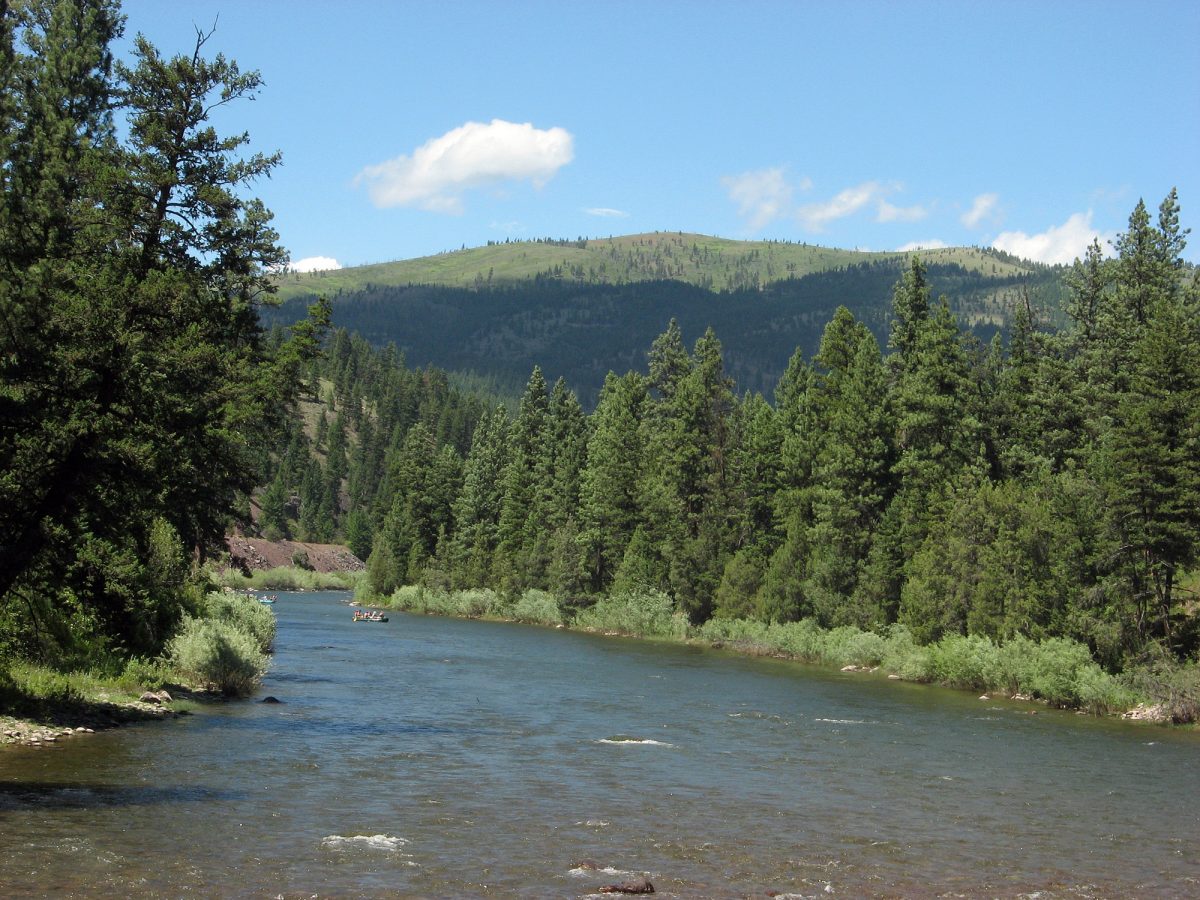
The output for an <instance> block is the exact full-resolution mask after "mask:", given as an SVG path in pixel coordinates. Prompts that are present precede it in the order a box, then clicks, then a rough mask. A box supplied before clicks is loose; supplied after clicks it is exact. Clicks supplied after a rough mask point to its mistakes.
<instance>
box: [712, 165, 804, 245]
mask: <svg viewBox="0 0 1200 900" xmlns="http://www.w3.org/2000/svg"><path fill="white" fill-rule="evenodd" d="M721 184H723V185H725V189H726V190H727V191H728V192H729V199H730V200H732V201H733V202H734V203H736V204H737V205H738V215H739V216H741V217H742V218H744V219H746V220H747V222H746V224H747V225H748V226H749V228H750V229H751V230H752V231H757V230H758V229H760V228H763V227H764V226H766V225H767V224H769V223H770V222H773V221H774V220H775V219H778V218H779V217H780V216H785V215H788V212H789V210H790V209H791V205H792V186H791V185H790V184H788V183H787V179H786V178H785V177H784V172H783V169H781V168H775V169H759V170H757V171H755V172H743V173H742V174H741V175H727V176H725V177H724V178H722V179H721ZM809 184H810V182H809V181H808V179H804V181H803V183H802V184H801V190H807V189H808V186H809Z"/></svg>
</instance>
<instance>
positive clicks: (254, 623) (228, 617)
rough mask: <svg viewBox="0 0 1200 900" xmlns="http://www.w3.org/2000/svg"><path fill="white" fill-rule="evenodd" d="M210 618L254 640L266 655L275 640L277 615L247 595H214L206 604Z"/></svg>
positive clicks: (211, 595)
mask: <svg viewBox="0 0 1200 900" xmlns="http://www.w3.org/2000/svg"><path fill="white" fill-rule="evenodd" d="M205 611H206V612H207V613H208V617H209V618H211V619H215V620H217V621H220V622H224V623H226V624H227V625H231V626H233V627H234V628H236V629H237V630H238V631H242V632H245V633H246V634H248V635H250V636H251V637H252V638H254V640H255V642H256V643H257V644H258V649H259V650H261V651H262V652H263V653H266V652H267V651H268V650H270V649H271V643H272V642H273V641H274V640H275V613H274V612H272V611H271V610H270V609H269V608H268V607H267V606H265V605H264V604H262V603H259V602H258V601H257V600H256V599H255V598H253V597H250V596H247V595H246V594H236V593H212V594H209V595H208V599H207V600H206V602H205Z"/></svg>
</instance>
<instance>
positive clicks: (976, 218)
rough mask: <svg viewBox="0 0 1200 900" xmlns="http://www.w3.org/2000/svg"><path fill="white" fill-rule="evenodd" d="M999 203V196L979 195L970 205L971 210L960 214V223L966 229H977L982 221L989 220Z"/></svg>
mask: <svg viewBox="0 0 1200 900" xmlns="http://www.w3.org/2000/svg"><path fill="white" fill-rule="evenodd" d="M999 201H1000V195H999V194H980V195H979V196H978V197H976V198H975V200H974V202H972V203H971V208H970V209H969V210H967V211H966V212H965V213H963V214H962V217H961V219H960V221H961V222H962V223H963V224H964V225H966V226H967V227H968V228H977V227H979V223H980V222H982V221H983V220H984V219H988V218H991V217H992V216H993V215H994V214H995V211H996V204H997V203H998V202H999Z"/></svg>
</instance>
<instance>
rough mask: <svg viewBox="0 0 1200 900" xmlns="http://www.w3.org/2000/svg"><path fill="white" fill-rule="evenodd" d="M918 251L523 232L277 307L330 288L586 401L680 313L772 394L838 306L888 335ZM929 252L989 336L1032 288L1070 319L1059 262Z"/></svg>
mask: <svg viewBox="0 0 1200 900" xmlns="http://www.w3.org/2000/svg"><path fill="white" fill-rule="evenodd" d="M908 258H909V254H903V253H862V252H857V251H849V250H834V249H828V248H822V247H812V246H806V245H803V244H786V243H779V242H745V241H727V240H721V239H718V238H705V237H702V236H699V235H686V234H685V235H680V234H653V235H634V236H630V237H623V238H611V239H606V240H602V241H590V240H589V241H578V242H569V241H534V242H519V243H511V242H510V243H503V244H492V245H490V246H488V247H480V248H476V249H473V250H461V251H457V252H454V253H446V254H441V255H438V256H433V257H427V258H424V259H416V260H409V261H405V262H397V263H388V264H384V265H378V266H363V267H359V268H354V269H341V270H338V271H335V272H329V273H317V274H314V275H299V276H296V275H288V276H286V277H285V278H284V279H283V282H282V284H281V293H282V294H283V296H284V297H285V298H286V302H284V303H283V304H282V305H281V306H280V307H278V308H274V309H269V310H267V311H265V312H264V317H265V318H266V320H267V321H268V322H272V323H273V322H278V323H280V324H287V323H290V322H292V321H295V320H296V319H298V318H300V317H301V316H302V315H303V312H304V309H305V307H306V305H307V304H308V303H309V302H311V300H312V297H313V296H314V295H316V294H317V293H323V294H325V295H326V296H329V297H330V298H331V299H332V300H333V313H334V322H335V324H337V325H339V326H342V327H345V328H347V329H349V330H351V331H355V332H358V333H359V334H361V335H363V336H364V337H365V338H367V339H368V340H369V341H371V342H372V343H374V344H376V345H383V344H387V343H394V344H395V345H396V346H397V347H398V348H400V349H401V350H402V351H403V352H404V353H405V356H406V359H407V361H408V363H409V364H410V365H416V366H424V365H434V366H437V367H440V368H444V369H449V370H452V371H456V372H460V373H470V375H471V377H472V378H474V379H476V380H477V381H481V382H483V383H486V384H488V385H489V386H490V387H491V389H492V390H494V391H497V392H500V393H506V392H508V393H513V394H515V393H517V392H518V391H519V390H520V388H521V386H522V385H524V383H525V380H526V378H527V377H528V375H529V372H530V371H531V369H532V368H533V366H534V365H540V366H541V367H542V369H543V370H544V371H545V373H546V375H547V377H549V378H551V379H553V378H556V377H558V376H560V375H561V376H563V377H565V378H566V379H567V381H568V383H569V384H570V385H571V386H572V387H573V388H574V389H575V390H576V391H577V393H578V394H579V396H580V398H581V400H583V402H584V403H585V404H587V403H590V402H591V401H592V400H593V399H594V398H595V396H596V394H597V393H598V391H599V388H600V386H601V384H602V383H603V380H604V376H605V375H606V374H607V373H608V372H609V371H616V372H625V371H627V370H628V369H631V368H636V369H643V368H644V366H645V354H646V350H647V349H648V348H649V346H650V343H651V342H652V341H653V340H654V338H655V336H656V335H658V334H660V333H661V332H662V331H663V329H664V328H665V327H666V325H667V323H668V322H669V321H670V319H671V318H676V319H677V320H678V321H679V324H680V327H681V329H682V330H683V333H684V337H685V338H686V339H687V340H689V341H693V340H695V339H696V338H697V337H699V336H700V335H701V334H702V333H703V332H704V329H705V328H707V327H709V326H711V327H713V328H714V329H715V330H716V333H717V336H718V337H719V338H720V340H721V342H722V345H723V347H724V350H725V359H726V364H727V366H728V369H729V371H730V374H731V375H732V376H733V377H734V378H735V379H736V380H737V383H738V387H739V389H741V390H752V391H761V392H763V393H764V394H766V395H768V396H770V394H771V392H772V391H773V390H774V387H775V384H776V382H777V381H778V379H779V376H780V375H781V374H782V372H783V370H784V368H785V367H786V365H787V361H788V358H789V357H790V356H791V355H792V353H793V352H794V351H795V349H796V348H797V347H799V348H801V349H802V350H803V351H804V353H805V355H806V356H811V355H812V354H813V353H815V352H816V349H817V346H818V344H819V342H820V337H821V333H822V331H823V330H824V327H825V325H826V323H827V322H828V321H829V320H830V319H831V318H832V317H833V314H834V311H835V310H836V309H837V307H838V306H839V305H844V306H846V307H848V308H849V309H850V310H851V311H852V312H853V313H854V314H855V315H856V316H857V317H858V318H860V319H861V320H863V321H864V322H865V323H866V324H867V325H868V326H869V327H870V328H871V329H872V331H874V332H875V334H876V336H877V338H878V339H879V340H880V343H881V344H882V343H886V340H887V333H888V329H889V323H890V320H891V309H890V305H891V295H892V287H893V285H895V283H896V282H897V280H898V279H899V278H900V274H901V272H902V270H903V268H904V267H905V266H906V265H907V264H908ZM921 258H922V260H923V261H924V262H925V263H926V265H927V268H928V273H929V279H930V282H931V284H932V285H933V288H934V293H935V296H936V295H945V296H946V297H947V298H948V300H949V301H950V304H951V307H952V308H953V309H954V311H955V313H956V314H957V315H958V317H959V320H960V321H961V322H963V323H964V324H965V325H967V326H969V327H970V328H971V329H972V330H973V331H974V332H975V333H976V335H977V336H978V337H979V338H980V339H981V340H984V341H986V340H989V339H990V338H991V337H992V335H994V334H995V333H996V332H997V331H999V330H1003V329H1004V327H1005V325H1006V323H1007V322H1008V320H1009V315H1010V312H1011V310H1012V308H1013V307H1014V304H1015V303H1016V302H1017V299H1018V297H1019V296H1020V295H1021V294H1022V292H1024V291H1029V293H1030V295H1031V297H1032V298H1033V299H1034V302H1035V303H1037V304H1038V305H1040V306H1042V307H1044V308H1045V309H1046V310H1047V315H1049V316H1050V317H1051V318H1054V317H1057V316H1058V313H1057V310H1058V308H1059V306H1060V302H1059V301H1060V295H1061V292H1062V285H1061V270H1060V269H1056V268H1050V267H1046V266H1039V265H1036V264H1032V263H1025V262H1022V261H1020V260H1017V259H1015V258H1013V257H1011V256H1008V255H1006V254H1001V253H996V252H994V251H988V250H980V249H976V248H947V249H939V250H931V251H926V252H922V253H921ZM485 264H486V265H485ZM481 267H482V271H481Z"/></svg>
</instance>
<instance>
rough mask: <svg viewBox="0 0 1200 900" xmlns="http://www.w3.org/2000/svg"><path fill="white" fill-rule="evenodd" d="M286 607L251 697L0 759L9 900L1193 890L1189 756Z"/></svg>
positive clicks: (643, 653)
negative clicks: (621, 887) (30, 899)
mask: <svg viewBox="0 0 1200 900" xmlns="http://www.w3.org/2000/svg"><path fill="white" fill-rule="evenodd" d="M339 600H340V598H339V597H338V595H334V594H309V595H297V594H285V595H281V596H280V599H279V602H278V603H277V604H276V605H275V607H274V609H275V611H276V614H277V615H278V617H279V636H278V640H277V652H276V656H275V660H274V664H273V669H272V672H271V673H270V675H269V676H268V678H267V680H266V683H265V684H264V687H263V691H262V693H263V695H268V694H269V695H273V696H275V697H278V698H279V699H280V700H281V701H282V703H280V704H278V705H275V704H262V703H253V702H246V703H231V704H222V705H216V706H213V707H206V708H204V709H202V710H201V711H200V712H199V713H197V714H196V715H194V716H190V717H186V718H183V719H176V720H171V721H167V722H163V723H158V724H152V725H144V726H133V727H128V728H123V729H117V730H115V731H109V732H104V733H101V734H96V735H89V736H88V737H87V738H80V739H77V740H74V741H71V742H66V743H64V744H60V745H57V746H55V747H50V748H40V749H34V748H14V749H10V750H7V751H6V752H4V753H3V754H0V859H3V860H4V866H3V867H2V868H0V894H2V895H3V896H5V897H11V896H16V897H20V896H68V895H72V894H75V895H85V896H128V895H137V896H164V897H168V896H169V897H175V896H180V895H183V894H196V895H201V896H214V895H215V896H272V897H274V896H276V895H279V894H282V895H284V896H285V897H291V896H301V895H303V896H306V897H307V896H311V895H313V894H319V895H321V896H330V895H332V896H339V897H356V896H370V897H376V896H397V897H409V896H422V897H463V896H468V897H469V896H481V897H484V896H511V895H516V894H521V895H523V896H568V897H569V896H586V895H588V894H589V893H591V892H593V891H595V890H596V889H597V888H598V887H600V886H602V885H605V884H610V883H613V882H619V881H625V880H629V879H631V878H639V877H642V876H643V875H644V876H648V877H649V878H650V880H651V881H652V882H653V883H654V886H655V888H656V889H657V890H658V892H659V893H660V894H665V895H667V896H681V897H724V896H755V895H757V896H763V895H765V894H766V893H767V892H768V891H775V892H780V893H782V894H788V893H790V894H794V895H798V896H808V897H815V896H821V897H827V896H829V895H830V894H831V893H832V894H838V895H841V896H897V895H900V896H907V895H913V894H917V895H931V894H956V893H957V894H963V895H967V896H978V895H981V894H983V895H992V896H1019V895H1022V894H1030V893H1033V892H1041V893H1040V896H1042V897H1077V896H1132V895H1146V894H1158V895H1200V862H1198V861H1197V859H1196V858H1195V855H1194V852H1193V851H1194V847H1195V846H1196V842H1197V839H1198V838H1200V822H1198V814H1197V810H1196V803H1195V801H1196V798H1197V797H1200V767H1198V766H1197V765H1196V761H1197V758H1198V756H1200V737H1198V736H1197V735H1196V734H1189V733H1176V732H1170V731H1166V730H1163V729H1155V728H1148V727H1137V726H1131V725H1128V724H1123V723H1118V722H1106V721H1098V720H1095V719H1091V718H1087V717H1080V716H1074V715H1070V714H1066V713H1058V712H1054V711H1050V710H1045V709H1042V710H1040V715H1037V716H1031V715H1029V714H1028V711H1029V709H1030V707H1029V706H1028V705H1027V704H1024V705H1023V704H1009V703H1004V702H999V701H989V702H983V701H980V700H978V699H976V698H975V697H973V696H970V695H966V694H962V693H957V692H950V691H940V690H935V689H930V688H922V687H918V686H913V685H905V684H897V683H895V682H886V681H883V680H881V679H876V678H874V677H870V676H863V675H851V674H843V673H838V672H829V671H824V670H814V669H810V668H805V667H802V666H797V665H793V664H790V663H785V662H781V661H776V660H751V659H743V658H739V657H736V656H731V655H728V654H725V653H722V652H718V651H712V650H707V649H701V648H695V647H677V646H669V645H655V644H647V643H639V642H635V641H626V640H621V639H612V638H600V637H593V636H588V635H578V634H569V633H563V632H559V631H553V630H545V629H536V628H527V627H522V626H515V625H502V624H494V623H481V622H462V621H454V620H446V619H436V618H421V617H409V616H404V615H393V616H392V617H391V622H390V623H388V624H387V625H381V626H377V627H373V628H371V629H363V628H362V627H361V626H356V625H355V624H354V623H352V622H351V621H350V617H349V614H348V613H347V611H346V607H345V606H344V605H343V604H342V603H340V602H339Z"/></svg>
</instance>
